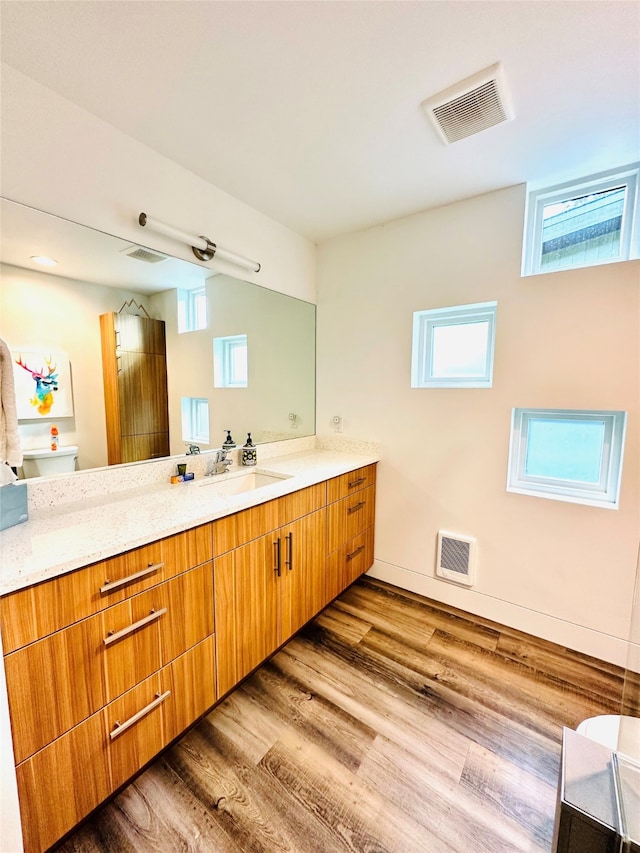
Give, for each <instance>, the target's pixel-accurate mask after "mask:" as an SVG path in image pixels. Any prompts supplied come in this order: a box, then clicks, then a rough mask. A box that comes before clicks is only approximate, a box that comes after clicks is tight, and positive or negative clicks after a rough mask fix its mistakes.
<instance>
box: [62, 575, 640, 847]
mask: <svg viewBox="0 0 640 853" xmlns="http://www.w3.org/2000/svg"><path fill="white" fill-rule="evenodd" d="M622 675H623V673H622V671H621V670H619V669H618V668H616V667H613V666H610V665H607V664H602V663H601V662H598V661H595V660H593V659H590V658H587V657H585V656H583V655H579V654H577V653H575V652H571V651H567V650H564V649H561V648H559V647H557V646H554V645H553V644H551V643H547V642H545V641H542V640H538V639H535V638H533V637H530V636H527V635H524V634H520V633H518V632H517V631H514V630H512V629H508V628H503V627H502V626H499V625H496V624H494V623H490V622H487V621H484V620H480V619H475V618H474V617H469V616H466V615H465V614H463V613H461V612H460V611H456V610H454V609H452V608H448V607H445V606H441V605H439V604H436V603H435V602H431V601H428V600H427V599H423V598H421V597H420V596H418V595H414V594H412V593H409V592H404V591H402V590H399V589H397V588H395V587H391V586H388V585H386V584H384V583H382V582H380V581H375V580H372V579H370V578H366V577H364V578H361V579H360V580H359V581H357V582H356V583H355V584H354V585H353V586H352V587H350V588H349V589H348V590H346V591H345V593H343V595H342V596H341V597H340V598H339V599H337V600H336V601H335V602H334V603H333V604H332V605H331V606H329V607H328V608H327V609H326V610H325V611H324V612H323V613H321V614H320V615H319V616H318V617H317V618H316V619H315V620H314V621H313V622H312V623H310V624H309V625H308V626H307V627H306V628H304V629H303V631H302V632H301V633H300V634H298V636H297V637H295V638H294V639H293V640H292V641H290V642H289V643H288V644H287V645H286V646H285V647H284V648H283V649H282V650H281V651H280V652H278V654H277V655H275V656H274V657H273V658H272V659H271V660H270V661H268V662H267V663H266V664H264V665H263V666H262V667H261V668H260V669H259V670H258V671H256V672H255V673H254V674H253V675H252V676H251V677H250V678H249V679H248V680H247V681H245V682H244V684H242V685H241V686H240V687H239V688H237V689H236V691H235V692H233V693H232V694H231V695H230V696H228V697H227V699H225V700H224V701H223V702H222V703H221V704H220V705H219V706H218V707H217V708H215V709H214V710H213V711H212V712H211V713H210V714H209V715H208V716H207V717H206V718H205V719H204V720H202V721H201V722H200V723H199V724H198V725H197V726H196V727H194V728H193V729H191V731H190V732H188V733H187V734H186V735H184V736H183V737H182V739H181V740H180V741H178V742H177V744H175V745H174V746H173V747H172V748H171V749H169V750H168V751H166V752H165V753H164V754H163V755H162V756H161V757H159V758H158V759H156V761H155V762H154V763H153V764H152V765H151V766H150V767H149V768H148V769H147V770H146V771H145V772H144V773H143V774H141V775H140V776H139V777H138V778H137V779H136V780H135V781H133V782H132V783H131V784H130V785H129V786H128V787H127V788H125V789H124V790H123V791H122V792H121V793H120V794H119V795H118V796H117V797H116V798H115V799H114V800H112V801H111V802H110V803H108V804H107V805H105V806H103V807H102V808H101V809H100V810H99V811H97V812H96V813H94V815H92V816H91V818H89V819H88V820H87V821H86V822H85V823H84V824H83V825H82V826H80V827H79V828H77V829H76V831H75V832H74V833H73V834H72V835H71V836H69V837H68V838H67V839H66V840H65V841H64V843H63V844H61V845H60V846H59V847H58V850H59V851H60V853H62V851H64V853H72V851H76V852H77V851H82V853H129V851H131V853H134V851H135V853H173V851H193V853H214V851H220V853H232V851H233V853H280V851H287V853H342V851H367V853H414V851H415V853H549V851H550V850H551V843H552V835H553V821H554V811H555V798H556V786H557V779H558V771H559V758H560V742H561V732H562V726H565V725H566V726H570V727H572V728H574V727H575V726H576V725H577V724H578V723H579V722H580V721H581V720H583V719H585V718H586V717H590V716H594V715H596V714H604V713H618V712H619V709H620V701H621V692H622Z"/></svg>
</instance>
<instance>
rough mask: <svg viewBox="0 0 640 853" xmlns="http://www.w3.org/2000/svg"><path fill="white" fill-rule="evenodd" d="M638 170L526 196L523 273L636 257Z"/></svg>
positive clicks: (628, 169)
mask: <svg viewBox="0 0 640 853" xmlns="http://www.w3.org/2000/svg"><path fill="white" fill-rule="evenodd" d="M639 169H640V166H639V164H637V163H635V164H633V165H631V166H627V167H625V168H624V169H621V170H615V171H610V172H603V173H601V174H599V175H593V176H591V177H590V178H586V179H582V180H580V181H573V182H571V183H567V184H560V185H559V186H555V187H549V188H547V189H543V190H537V191H536V192H531V193H529V197H528V200H527V216H526V224H525V236H524V251H523V264H522V274H523V275H534V274H536V273H543V272H553V271H557V270H564V269H574V268H577V267H585V266H593V265H596V264H606V263H611V262H613V261H626V260H629V258H635V257H638V238H637V221H636V219H637V213H636V209H637V196H638V174H639Z"/></svg>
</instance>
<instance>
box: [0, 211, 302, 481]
mask: <svg viewBox="0 0 640 853" xmlns="http://www.w3.org/2000/svg"><path fill="white" fill-rule="evenodd" d="M1 203H2V210H1V216H2V233H1V237H2V244H1V255H0V260H1V261H2V264H1V276H2V288H1V297H0V298H1V302H0V337H2V338H3V339H4V340H5V341H6V343H7V344H8V345H9V348H10V349H11V351H12V354H16V355H18V356H20V355H22V356H23V359H22V360H23V362H25V364H26V368H29V370H30V371H31V370H32V371H35V372H36V373H37V372H40V371H41V370H42V368H44V372H45V374H46V373H47V372H48V371H49V370H50V367H49V366H48V360H49V357H51V358H52V359H53V362H54V363H53V366H54V368H55V369H56V371H58V373H59V378H60V382H63V377H64V375H65V374H64V372H61V368H63V367H65V365H66V363H67V360H68V364H69V373H68V377H69V378H68V382H69V383H70V387H69V388H66V389H59V390H65V391H67V392H68V393H69V395H70V397H71V408H72V411H71V413H68V412H67V413H66V414H64V415H62V414H56V413H55V411H54V408H55V407H53V408H52V409H51V411H50V412H49V413H46V412H44V413H36V412H35V410H32V411H31V412H29V411H27V412H26V414H27V415H29V414H30V415H31V416H30V417H25V416H24V415H25V411H24V401H22V402H23V405H22V417H21V419H20V421H19V430H20V435H21V440H22V445H23V448H24V449H26V450H30V449H36V448H42V447H47V446H48V445H49V442H50V430H51V427H52V425H54V424H55V426H57V428H58V432H59V442H60V446H65V445H76V446H77V447H78V459H77V468H78V469H82V470H85V469H88V468H96V467H102V466H105V465H107V464H108V454H107V439H106V419H105V417H106V416H105V401H104V385H103V367H102V358H103V354H102V349H101V336H100V316H101V315H104V314H108V313H110V312H116V313H118V312H122V311H124V312H126V313H143V314H145V315H148V316H149V317H150V318H153V319H155V320H162V321H164V324H165V332H166V372H167V389H168V421H169V454H170V455H177V454H180V453H184V452H185V443H186V441H187V440H188V439H190V438H193V435H197V436H198V437H199V441H198V443H199V445H200V447H201V449H202V450H203V451H204V450H208V449H211V448H216V447H220V446H221V445H222V444H223V442H224V440H225V437H226V431H227V430H230V431H231V434H232V436H233V438H234V440H235V441H236V443H237V444H238V445H239V446H240V445H242V444H243V443H244V441H245V439H246V436H247V433H248V432H251V434H252V437H253V439H254V441H255V442H256V443H261V442H265V441H278V440H283V439H289V438H300V437H302V436H308V435H313V434H314V432H315V325H316V313H315V306H314V305H312V304H310V303H307V302H304V301H302V300H300V299H295V298H293V297H290V296H286V295H284V294H281V293H278V292H276V291H273V290H268V289H266V288H263V287H259V286H257V285H255V284H251V283H249V282H247V281H244V280H241V279H239V278H233V277H231V276H228V275H222V274H216V273H215V272H214V271H213V270H211V269H209V268H207V267H205V266H202V265H199V264H197V263H189V262H187V261H183V260H179V259H176V258H172V257H170V256H166V255H162V254H160V253H158V252H156V251H155V250H144V251H140V249H141V248H142V249H145V247H143V246H140V245H136V244H133V243H131V242H128V241H125V240H122V239H120V238H117V237H114V236H112V235H109V234H104V233H102V232H100V231H96V230H94V229H91V228H87V227H85V226H83V225H79V224H77V223H74V222H70V221H68V220H65V219H61V218H59V217H56V216H52V215H51V214H48V213H44V212H42V211H38V210H34V209H33V208H30V207H26V206H24V205H21V204H18V203H16V202H12V201H8V200H6V199H2V200H1ZM36 257H45V258H47V257H48V258H51V259H53V260H55V261H57V264H56V265H55V266H48V267H46V266H41V265H39V264H38V262H37V261H36V260H35V258H36ZM198 293H199V294H200V296H198V297H197V298H196V299H194V298H192V297H193V295H194V294H198ZM185 294H186V296H185ZM190 295H191V296H190ZM185 300H186V301H185ZM189 305H190V307H189ZM185 306H186V307H185ZM203 306H204V307H203ZM185 310H186V311H192V312H193V311H194V310H195V311H196V313H198V314H199V321H200V325H204V326H205V327H204V328H200V329H198V330H196V331H189V332H181V331H179V326H178V324H179V319H180V322H184V317H185ZM203 312H204V320H203ZM196 325H197V323H196ZM214 342H215V345H214ZM29 360H30V361H29ZM26 368H22V370H24V373H25V377H27V378H31V377H29V376H28V371H27V369H26ZM18 372H20V369H19V370H18ZM57 399H58V398H57V397H56V400H57ZM189 410H190V413H191V414H190V415H189ZM59 411H62V410H59ZM190 416H191V417H192V418H193V421H192V422H191V426H190V429H191V430H192V433H189V432H188V431H187V432H185V429H186V427H185V423H188V419H189V417H190ZM185 418H186V420H185ZM207 431H208V436H207V434H206V433H207Z"/></svg>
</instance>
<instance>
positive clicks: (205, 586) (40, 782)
mask: <svg viewBox="0 0 640 853" xmlns="http://www.w3.org/2000/svg"><path fill="white" fill-rule="evenodd" d="M212 556H213V546H212V525H211V524H206V525H202V526H200V527H197V528H194V529H193V530H190V531H187V532H185V533H181V534H178V535H176V536H172V537H168V538H167V539H164V540H161V541H160V542H157V543H153V544H152V545H149V546H144V547H143V548H139V549H134V550H133V551H130V552H128V553H127V554H126V555H119V556H118V557H114V558H112V559H110V560H105V561H102V562H100V563H97V564H94V565H92V566H88V567H86V568H82V569H78V570H77V571H75V572H71V573H69V574H67V575H64V576H62V577H60V578H56V579H55V580H51V581H46V582H44V583H42V584H39V585H37V586H34V587H30V588H27V589H24V590H20V591H18V592H15V593H11V594H9V595H7V596H5V597H3V598H2V599H0V620H1V624H2V632H3V646H4V647H5V652H6V653H5V657H4V664H5V673H6V679H7V693H8V698H9V714H10V719H11V729H12V736H13V747H14V756H15V761H16V776H17V781H18V796H19V802H20V813H21V819H22V828H23V839H24V847H25V850H26V851H27V853H41V851H43V850H46V849H47V848H48V847H50V846H51V845H52V844H53V843H55V842H56V841H57V840H58V839H59V838H60V837H61V836H62V835H64V834H65V833H66V832H68V831H69V830H70V829H71V828H72V827H73V826H75V824H77V823H78V822H79V821H80V820H81V819H82V818H83V817H85V816H86V815H87V814H88V813H89V812H90V811H91V810H92V809H93V808H95V807H96V806H97V805H99V804H100V803H101V802H102V801H103V800H104V799H105V798H106V797H108V796H109V794H111V793H112V792H113V791H115V790H116V789H117V788H118V787H119V786H120V785H122V784H123V783H124V782H125V781H126V780H127V779H128V778H130V777H131V776H132V775H134V774H135V773H136V772H137V771H138V770H139V769H140V768H141V767H143V766H144V764H146V763H147V762H148V761H149V760H150V759H151V758H153V756H154V755H155V754H156V753H158V752H159V751H160V750H161V749H162V748H163V747H164V746H166V745H167V744H168V743H170V742H171V740H173V739H174V738H175V737H177V736H178V735H179V734H180V732H181V731H183V730H184V729H185V728H187V727H188V726H189V725H190V724H191V723H192V722H193V721H194V720H195V719H197V718H198V717H199V716H200V715H201V714H203V713H204V712H205V711H207V710H208V709H209V708H210V707H212V705H214V704H215V701H216V693H215V632H214V611H213V562H212Z"/></svg>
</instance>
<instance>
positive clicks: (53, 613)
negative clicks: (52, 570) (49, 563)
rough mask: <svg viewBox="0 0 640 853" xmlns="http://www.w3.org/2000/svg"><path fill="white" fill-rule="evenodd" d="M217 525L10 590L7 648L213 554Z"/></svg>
mask: <svg viewBox="0 0 640 853" xmlns="http://www.w3.org/2000/svg"><path fill="white" fill-rule="evenodd" d="M211 529H212V528H211V525H210V524H204V525H202V526H200V527H196V528H194V529H193V530H188V531H186V532H185V533H179V534H177V535H176V536H170V537H168V538H167V539H163V540H161V541H159V542H153V543H151V544H150V545H144V546H143V547H141V548H135V549H133V550H132V551H128V552H127V553H126V554H120V555H119V556H117V557H112V558H110V559H108V560H102V561H100V562H99V563H94V564H93V565H91V566H87V567H86V568H83V569H77V570H76V571H73V572H69V573H68V574H65V575H61V576H60V577H58V578H54V579H53V580H50V581H45V582H44V583H41V584H38V585H37V586H32V587H28V588H27V589H23V590H18V591H17V592H14V593H10V594H9V595H6V596H4V597H3V598H2V599H0V624H1V625H2V642H3V646H4V652H5V654H7V653H9V652H11V651H14V650H15V649H19V648H21V647H22V646H25V645H27V644H28V643H33V642H35V641H36V640H39V639H41V638H42V637H46V636H47V635H48V634H52V633H53V632H54V631H59V630H60V629H61V628H66V627H67V626H68V625H72V624H73V623H74V622H78V621H79V620H80V619H84V618H86V617H87V616H91V615H92V614H94V613H98V612H100V611H101V610H104V609H106V608H107V607H109V606H110V605H112V604H115V603H117V602H119V601H124V600H125V599H127V598H129V597H130V596H132V595H135V594H136V593H138V592H141V591H142V590H144V589H149V588H151V587H153V586H155V585H156V584H159V583H161V582H162V581H164V580H167V579H168V578H171V577H173V576H174V575H176V574H179V573H180V572H183V571H185V570H186V569H189V568H191V567H193V566H197V565H199V564H200V563H204V562H206V561H207V560H211V559H212V556H213V543H212V537H211Z"/></svg>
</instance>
